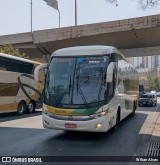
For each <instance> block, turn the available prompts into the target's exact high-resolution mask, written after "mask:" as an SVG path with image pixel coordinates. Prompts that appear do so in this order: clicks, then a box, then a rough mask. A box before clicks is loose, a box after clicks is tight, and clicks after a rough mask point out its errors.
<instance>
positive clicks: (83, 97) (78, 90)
mask: <svg viewBox="0 0 160 165" xmlns="http://www.w3.org/2000/svg"><path fill="white" fill-rule="evenodd" d="M79 77H80V76H79V74H77V77H76V79H77V82H76V89H77V96H78V92H79V94H80V96H81V98H82V100H83V102H84V103H85V104H86V105H87V100H86V98H85V96H84V94H83V92H82V90H81V88H80V86H79Z"/></svg>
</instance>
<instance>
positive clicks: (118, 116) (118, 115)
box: [114, 109, 121, 130]
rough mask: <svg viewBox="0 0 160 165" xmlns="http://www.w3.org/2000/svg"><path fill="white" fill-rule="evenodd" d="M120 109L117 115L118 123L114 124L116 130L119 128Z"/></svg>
mask: <svg viewBox="0 0 160 165" xmlns="http://www.w3.org/2000/svg"><path fill="white" fill-rule="evenodd" d="M120 114H121V112H120V109H119V110H118V111H117V116H116V125H115V126H114V130H116V129H117V128H118V125H119V122H120Z"/></svg>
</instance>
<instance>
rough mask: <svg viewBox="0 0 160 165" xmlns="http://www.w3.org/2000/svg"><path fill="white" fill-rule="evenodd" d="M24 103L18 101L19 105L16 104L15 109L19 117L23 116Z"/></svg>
mask: <svg viewBox="0 0 160 165" xmlns="http://www.w3.org/2000/svg"><path fill="white" fill-rule="evenodd" d="M26 108H27V106H26V102H25V101H20V102H19V104H18V107H17V113H18V114H19V115H21V114H23V113H25V112H26Z"/></svg>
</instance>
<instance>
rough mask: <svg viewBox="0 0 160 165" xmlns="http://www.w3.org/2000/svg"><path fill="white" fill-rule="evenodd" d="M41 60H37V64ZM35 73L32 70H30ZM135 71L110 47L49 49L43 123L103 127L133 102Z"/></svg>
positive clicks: (135, 101) (53, 126) (127, 111)
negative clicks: (51, 52) (50, 53)
mask: <svg viewBox="0 0 160 165" xmlns="http://www.w3.org/2000/svg"><path fill="white" fill-rule="evenodd" d="M43 67H46V64H43V65H40V66H39V69H40V68H43ZM35 73H36V74H35V79H37V78H36V77H37V76H38V69H36V72H35ZM138 90H139V76H138V72H137V71H136V70H135V69H134V68H133V66H132V65H131V64H130V63H129V62H128V61H127V59H126V58H125V57H124V56H123V54H121V53H120V52H119V51H118V50H117V49H116V48H114V47H112V46H96V45H93V46H78V47H70V48H64V49H60V50H57V51H55V52H54V53H53V54H52V56H51V59H50V62H49V64H48V66H47V71H46V80H45V85H44V92H43V96H44V100H43V126H44V127H45V128H49V129H62V130H70V131H91V132H106V131H108V130H109V129H110V128H112V127H114V126H116V127H117V125H118V124H119V122H120V121H121V120H123V119H124V118H126V117H127V116H128V115H130V114H131V115H132V116H134V114H135V110H136V108H137V104H138Z"/></svg>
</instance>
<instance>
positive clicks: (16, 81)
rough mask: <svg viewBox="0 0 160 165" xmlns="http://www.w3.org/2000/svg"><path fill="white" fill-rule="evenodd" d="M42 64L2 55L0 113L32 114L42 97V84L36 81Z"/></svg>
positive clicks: (0, 56) (0, 62) (0, 59)
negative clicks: (37, 70)
mask: <svg viewBox="0 0 160 165" xmlns="http://www.w3.org/2000/svg"><path fill="white" fill-rule="evenodd" d="M39 64H40V63H39V62H35V61H31V60H28V59H24V58H19V57H15V56H12V55H8V54H4V53H0V113H5V112H14V111H17V112H18V113H19V114H22V113H24V112H29V113H32V112H34V111H35V108H36V101H37V99H38V98H39V97H40V96H39V95H40V92H39V91H41V88H42V87H41V84H40V83H37V82H36V81H35V80H34V76H33V73H34V69H35V67H37V66H38V65H39Z"/></svg>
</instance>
